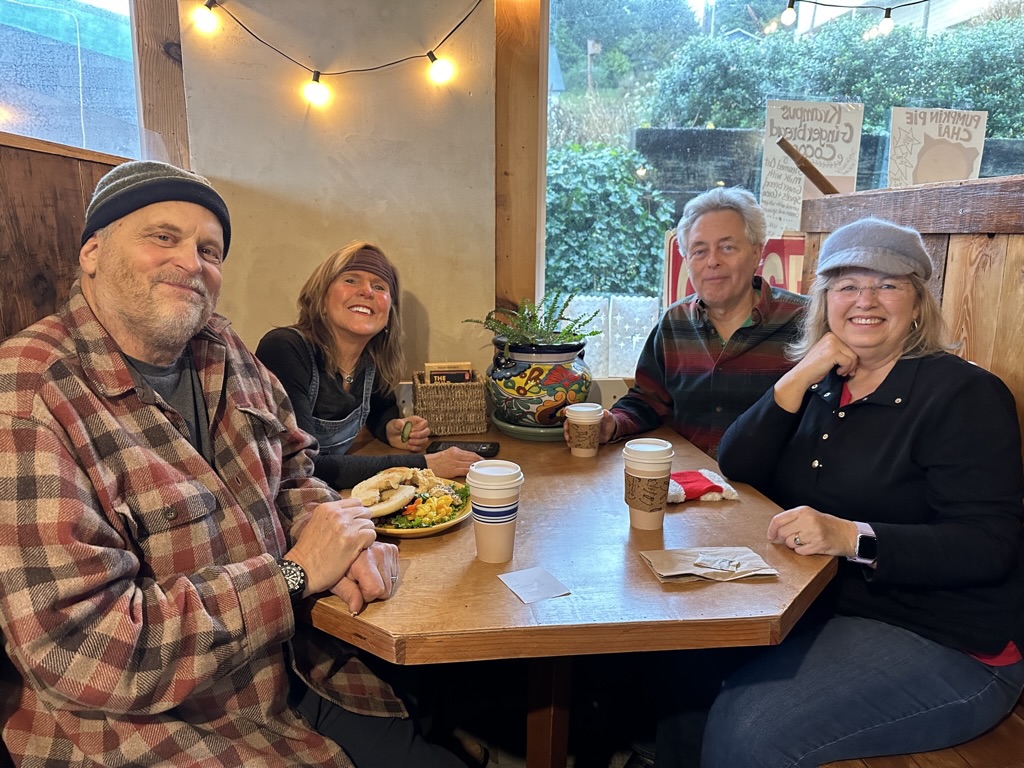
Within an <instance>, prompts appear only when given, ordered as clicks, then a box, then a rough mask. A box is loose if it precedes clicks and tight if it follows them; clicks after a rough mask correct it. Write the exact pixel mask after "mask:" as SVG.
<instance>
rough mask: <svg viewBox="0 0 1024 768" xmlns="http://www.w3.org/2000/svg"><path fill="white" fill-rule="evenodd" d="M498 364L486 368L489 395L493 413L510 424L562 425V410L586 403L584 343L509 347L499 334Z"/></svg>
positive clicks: (496, 343)
mask: <svg viewBox="0 0 1024 768" xmlns="http://www.w3.org/2000/svg"><path fill="white" fill-rule="evenodd" d="M492 343H493V344H494V360H493V362H492V363H491V365H490V367H489V368H488V369H487V391H488V393H489V395H490V398H491V403H492V404H493V405H494V415H495V416H496V417H497V418H499V419H501V420H502V421H503V422H505V423H506V424H513V425H517V426H524V427H559V428H561V424H562V409H563V408H564V407H565V406H567V405H570V404H572V403H582V402H585V401H586V399H587V393H588V392H589V391H590V382H591V375H590V369H589V368H588V367H587V364H586V363H585V362H583V348H584V347H585V346H586V343H587V342H586V341H585V340H584V341H576V342H572V343H569V344H536V345H535V344H511V345H509V349H508V355H507V356H506V353H505V339H504V337H502V336H495V337H494V340H493V342H492Z"/></svg>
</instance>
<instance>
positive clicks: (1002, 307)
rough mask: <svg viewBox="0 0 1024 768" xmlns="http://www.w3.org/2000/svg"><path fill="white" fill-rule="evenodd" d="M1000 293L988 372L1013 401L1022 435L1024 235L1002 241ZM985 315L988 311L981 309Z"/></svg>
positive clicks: (1023, 394)
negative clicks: (992, 350)
mask: <svg viewBox="0 0 1024 768" xmlns="http://www.w3.org/2000/svg"><path fill="white" fill-rule="evenodd" d="M1006 240H1007V244H1006V257H1005V262H1004V267H1003V282H1002V286H1001V288H1002V290H1001V292H1000V294H999V308H998V313H997V315H996V322H995V325H996V328H997V329H998V331H997V334H998V336H997V339H996V348H995V351H994V353H993V355H992V364H991V367H990V368H989V370H990V371H992V373H994V374H996V375H997V376H998V377H999V378H1001V379H1002V380H1003V381H1004V382H1006V386H1008V387H1009V388H1010V391H1011V392H1013V396H1014V397H1015V398H1016V399H1017V421H1018V422H1019V423H1020V425H1021V432H1022V433H1024V309H1022V308H1024V235H1011V236H1009V237H1007V238H1006ZM984 311H985V313H986V314H988V313H989V312H991V311H992V310H991V308H988V307H985V308H984Z"/></svg>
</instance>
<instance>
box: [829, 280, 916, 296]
mask: <svg viewBox="0 0 1024 768" xmlns="http://www.w3.org/2000/svg"><path fill="white" fill-rule="evenodd" d="M909 289H910V283H908V282H900V281H896V280H886V281H883V282H881V283H872V284H871V285H857V284H856V283H847V282H840V283H836V284H835V285H832V286H829V288H828V292H829V293H831V294H832V295H833V296H835V298H836V299H838V300H839V301H855V300H856V299H857V298H859V297H860V294H861V291H869V292H870V293H871V295H872V296H874V297H876V298H879V299H881V300H882V301H890V300H896V299H901V298H903V297H904V296H905V295H906V294H907V293H908V291H909Z"/></svg>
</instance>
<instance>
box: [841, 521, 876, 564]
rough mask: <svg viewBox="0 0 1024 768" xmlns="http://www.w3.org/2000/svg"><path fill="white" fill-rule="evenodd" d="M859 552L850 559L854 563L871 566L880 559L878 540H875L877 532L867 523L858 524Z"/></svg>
mask: <svg viewBox="0 0 1024 768" xmlns="http://www.w3.org/2000/svg"><path fill="white" fill-rule="evenodd" d="M854 525H856V526H857V552H856V554H855V555H854V556H853V557H848V558H847V560H850V561H851V562H854V563H861V564H863V565H871V563H873V562H875V560H877V559H878V539H876V538H875V530H874V528H872V527H871V526H870V525H868V524H867V523H857V522H855V523H854Z"/></svg>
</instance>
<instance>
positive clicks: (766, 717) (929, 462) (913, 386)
mask: <svg viewBox="0 0 1024 768" xmlns="http://www.w3.org/2000/svg"><path fill="white" fill-rule="evenodd" d="M931 271H932V269H931V261H930V260H929V258H928V254H927V253H926V252H925V249H924V244H923V242H922V240H921V237H920V235H918V233H917V232H915V231H913V230H910V229H906V228H903V227H899V226H897V225H895V224H892V223H890V222H887V221H882V220H879V219H865V220H862V221H858V222H856V223H853V224H850V225H847V226H845V227H842V228H840V229H838V230H836V231H835V232H834V233H833V234H832V235H831V236H830V237H829V238H828V239H827V240H826V241H825V243H824V245H823V246H822V250H821V255H820V257H819V263H818V279H817V281H816V282H815V284H814V286H813V288H812V291H811V294H812V295H811V304H810V307H809V310H808V313H807V316H806V319H805V322H804V329H803V337H802V339H801V340H799V341H798V342H797V343H796V344H795V345H794V349H793V353H794V356H795V357H797V358H798V359H799V362H798V363H797V365H796V366H795V367H794V368H793V369H792V370H791V371H790V372H789V373H787V374H786V375H784V376H783V377H782V378H781V379H780V380H779V382H778V383H777V384H776V385H775V387H774V389H773V390H769V391H768V392H767V393H765V396H764V397H762V398H761V400H760V401H758V402H757V403H756V404H755V405H754V406H752V407H751V408H750V409H749V410H748V411H746V412H745V413H744V414H743V415H742V416H740V418H739V419H738V420H737V421H736V422H735V423H734V424H733V425H732V427H731V428H730V429H729V430H728V432H727V433H726V434H725V436H724V438H723V440H722V444H721V448H720V451H719V462H720V465H721V468H722V470H723V471H724V472H725V474H726V475H727V476H728V477H730V478H731V479H733V480H740V481H744V482H748V483H751V484H752V485H754V486H755V487H756V488H757V489H758V490H760V491H762V492H763V493H765V494H766V495H768V496H769V497H770V498H772V499H773V500H774V501H775V502H776V503H778V504H779V505H780V506H781V507H782V508H783V509H784V510H785V511H783V512H781V513H779V514H778V515H776V516H775V517H774V518H773V519H772V521H771V524H770V525H769V527H768V538H769V540H770V541H772V542H774V543H775V544H777V545H778V546H785V547H789V548H790V549H792V550H794V551H795V552H796V553H797V554H800V555H832V556H836V557H838V558H839V559H840V560H839V573H838V575H837V577H836V578H835V580H834V581H833V582H832V584H831V585H830V586H829V588H828V589H827V590H826V593H825V594H823V595H822V597H821V598H819V600H818V602H817V603H816V604H815V606H814V607H813V608H812V609H811V611H810V612H809V614H808V616H806V617H805V619H804V620H803V621H802V622H801V624H800V625H799V626H798V627H797V629H796V630H794V632H793V634H792V635H791V636H790V637H789V638H788V639H787V640H786V641H785V642H783V643H782V644H781V645H779V646H776V647H773V648H770V649H767V650H766V651H764V652H763V653H761V654H759V655H758V656H757V657H756V658H755V660H754V661H752V662H750V663H748V664H747V665H746V666H744V667H741V668H740V670H739V671H738V672H737V673H735V674H734V675H733V676H732V677H731V678H730V679H729V680H728V681H727V682H726V683H725V685H724V687H723V688H722V691H721V693H720V694H719V696H718V698H717V700H716V701H715V704H714V705H713V707H712V709H711V713H710V716H709V720H708V725H707V728H706V731H705V737H704V744H703V756H702V765H703V766H705V768H719V767H724V766H728V767H729V768H736V767H737V766H745V765H757V766H759V767H761V768H765V767H767V766H816V765H820V764H822V763H827V762H829V761H832V760H842V759H850V758H861V757H870V756H875V755H886V754H900V753H906V752H919V751H926V750H933V749H939V748H943V747H947V746H951V745H953V744H957V743H960V742H963V741H966V740H968V739H971V738H973V737H974V736H977V735H978V734H980V733H982V732H984V731H985V730H987V729H988V728H990V727H992V726H993V725H995V724H996V723H997V722H998V721H999V720H1000V719H1001V718H1002V717H1003V716H1004V715H1005V714H1006V713H1007V712H1009V711H1010V710H1011V709H1012V707H1013V705H1014V703H1015V702H1016V701H1017V698H1018V697H1019V696H1020V694H1021V690H1022V688H1024V660H1022V657H1021V650H1022V649H1024V556H1022V554H1024V550H1022V546H1021V537H1022V527H1021V521H1022V506H1021V502H1022V498H1024V476H1022V469H1021V440H1020V430H1019V426H1018V423H1017V414H1016V410H1015V405H1014V399H1013V396H1012V395H1011V393H1010V391H1009V390H1008V389H1007V388H1006V386H1005V385H1004V384H1003V382H1002V381H1000V380H999V379H998V378H997V377H996V376H994V375H992V374H991V373H989V372H987V371H985V370H983V369H981V368H979V367H977V366H975V365H972V364H971V363H969V362H966V361H964V360H962V359H960V358H959V357H956V356H954V355H952V354H949V351H948V350H949V347H948V346H947V345H945V344H944V343H943V338H944V329H943V323H942V318H941V314H940V311H939V307H938V304H937V302H936V301H935V299H934V298H933V297H932V295H931V293H930V292H929V291H928V287H927V283H926V281H927V280H928V278H929V277H930V276H931Z"/></svg>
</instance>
